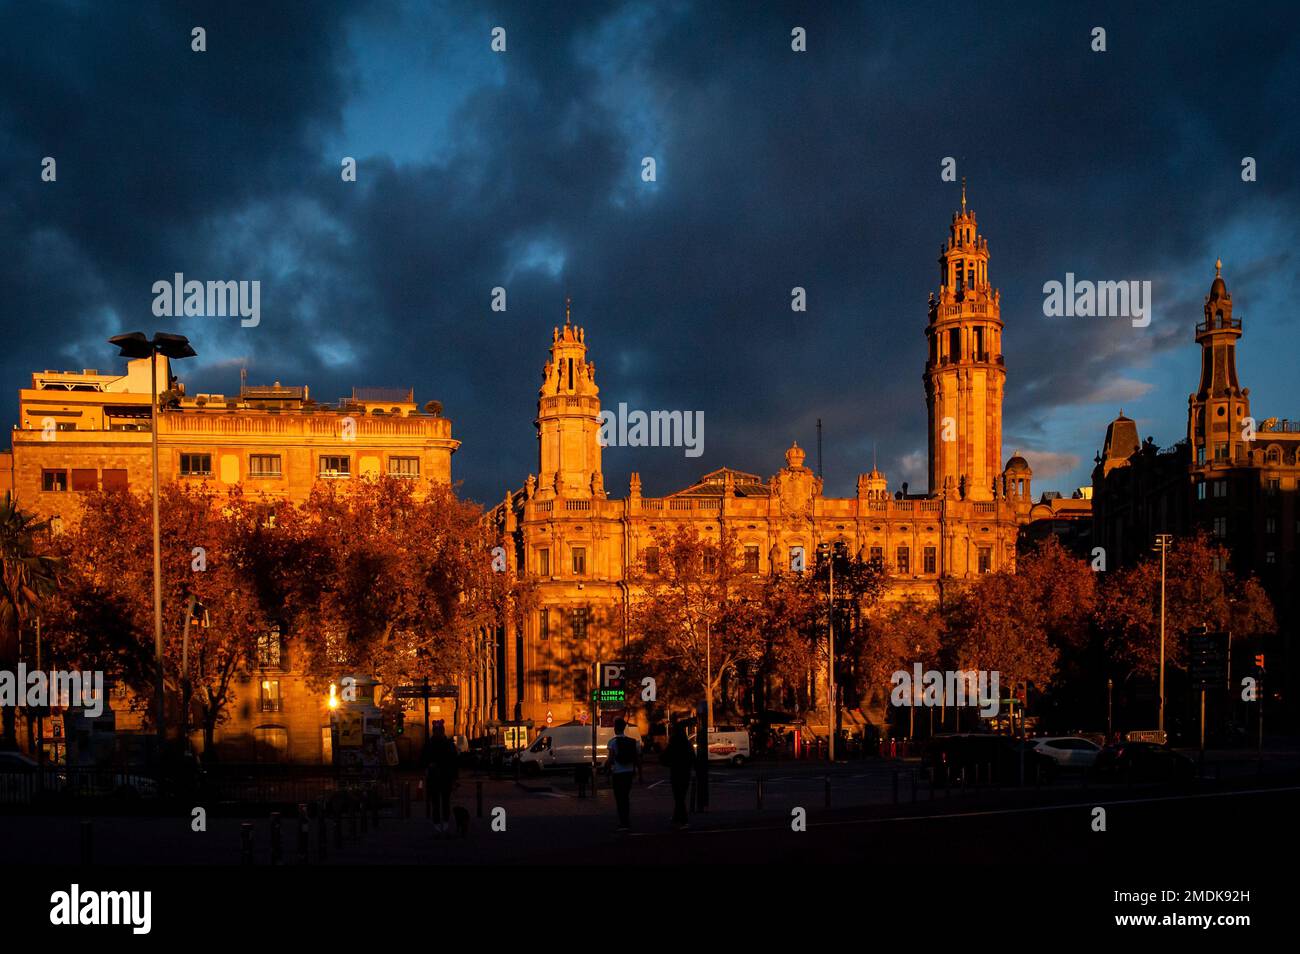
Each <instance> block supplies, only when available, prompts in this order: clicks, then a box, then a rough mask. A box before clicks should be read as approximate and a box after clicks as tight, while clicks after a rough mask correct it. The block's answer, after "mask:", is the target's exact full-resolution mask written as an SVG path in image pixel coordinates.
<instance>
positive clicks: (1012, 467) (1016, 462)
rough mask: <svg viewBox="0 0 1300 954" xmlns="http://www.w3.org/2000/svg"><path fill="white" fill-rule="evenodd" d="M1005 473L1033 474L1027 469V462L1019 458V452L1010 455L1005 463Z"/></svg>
mask: <svg viewBox="0 0 1300 954" xmlns="http://www.w3.org/2000/svg"><path fill="white" fill-rule="evenodd" d="M1005 472H1006V473H1008V474H1033V470H1031V469H1030V467H1029V461H1027V460H1025V459H1024V458H1023V457H1021V456H1020V454H1019V452H1017V453H1015V454H1013V455H1012V457H1011V459H1010V460H1009V461H1007V466H1006V471H1005Z"/></svg>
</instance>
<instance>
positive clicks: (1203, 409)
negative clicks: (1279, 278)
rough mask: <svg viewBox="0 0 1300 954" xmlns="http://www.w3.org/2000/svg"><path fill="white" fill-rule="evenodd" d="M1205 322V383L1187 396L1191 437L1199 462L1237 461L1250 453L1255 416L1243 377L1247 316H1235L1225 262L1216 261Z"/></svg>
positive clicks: (1200, 333)
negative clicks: (1248, 428)
mask: <svg viewBox="0 0 1300 954" xmlns="http://www.w3.org/2000/svg"><path fill="white" fill-rule="evenodd" d="M1204 313H1205V320H1204V321H1202V322H1200V323H1198V324H1197V326H1196V343H1197V344H1199V345H1200V346H1201V382H1200V384H1199V385H1198V386H1197V388H1196V393H1195V394H1193V395H1191V396H1190V397H1188V399H1187V436H1188V438H1189V439H1190V440H1191V445H1192V453H1193V454H1194V455H1196V462H1197V463H1198V464H1205V463H1213V462H1214V461H1216V460H1218V461H1230V460H1236V459H1237V458H1238V457H1239V455H1240V454H1242V453H1244V452H1245V450H1248V449H1249V448H1248V447H1247V448H1245V450H1243V448H1242V446H1241V445H1242V444H1244V443H1245V442H1244V440H1243V437H1242V432H1243V429H1244V428H1243V424H1242V422H1243V421H1244V419H1245V418H1247V417H1249V416H1250V388H1243V387H1242V386H1241V383H1240V382H1239V381H1238V380H1237V339H1238V338H1240V337H1241V319H1240V318H1234V317H1232V295H1231V294H1229V293H1228V285H1227V283H1226V282H1224V280H1223V260H1222V259H1220V260H1219V261H1216V262H1215V263H1214V283H1213V284H1212V285H1210V293H1209V294H1208V295H1206V296H1205V309H1204Z"/></svg>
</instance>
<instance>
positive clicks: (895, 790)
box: [894, 771, 898, 805]
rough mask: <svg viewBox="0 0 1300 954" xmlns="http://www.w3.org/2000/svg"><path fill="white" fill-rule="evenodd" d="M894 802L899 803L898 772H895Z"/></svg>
mask: <svg viewBox="0 0 1300 954" xmlns="http://www.w3.org/2000/svg"><path fill="white" fill-rule="evenodd" d="M894 804H895V805H897V804H898V772H897V771H895V772H894Z"/></svg>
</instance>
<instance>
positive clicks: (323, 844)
mask: <svg viewBox="0 0 1300 954" xmlns="http://www.w3.org/2000/svg"><path fill="white" fill-rule="evenodd" d="M329 841H330V837H329V829H328V828H326V827H325V799H323V798H322V799H321V802H320V807H319V809H318V810H317V812H316V860H317V861H319V862H321V863H322V864H323V863H324V862H325V859H326V858H327V857H328V856H329V851H328V848H329Z"/></svg>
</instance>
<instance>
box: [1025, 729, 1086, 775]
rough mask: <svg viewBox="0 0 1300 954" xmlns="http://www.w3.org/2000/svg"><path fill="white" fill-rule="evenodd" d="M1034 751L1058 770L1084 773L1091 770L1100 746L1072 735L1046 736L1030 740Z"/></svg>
mask: <svg viewBox="0 0 1300 954" xmlns="http://www.w3.org/2000/svg"><path fill="white" fill-rule="evenodd" d="M1029 743H1030V744H1031V745H1033V747H1034V749H1035V751H1037V752H1039V753H1040V754H1042V755H1045V756H1047V757H1048V758H1050V759H1051V760H1052V761H1053V762H1054V763H1055V764H1056V767H1057V768H1058V769H1065V770H1080V771H1086V770H1088V769H1090V768H1092V766H1093V763H1094V762H1096V761H1097V755H1098V754H1099V753H1100V752H1101V746H1100V745H1098V744H1097V743H1096V742H1090V741H1089V740H1088V739H1083V738H1080V737H1078V736H1074V735H1048V736H1042V737H1040V738H1036V739H1030V740H1029Z"/></svg>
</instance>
